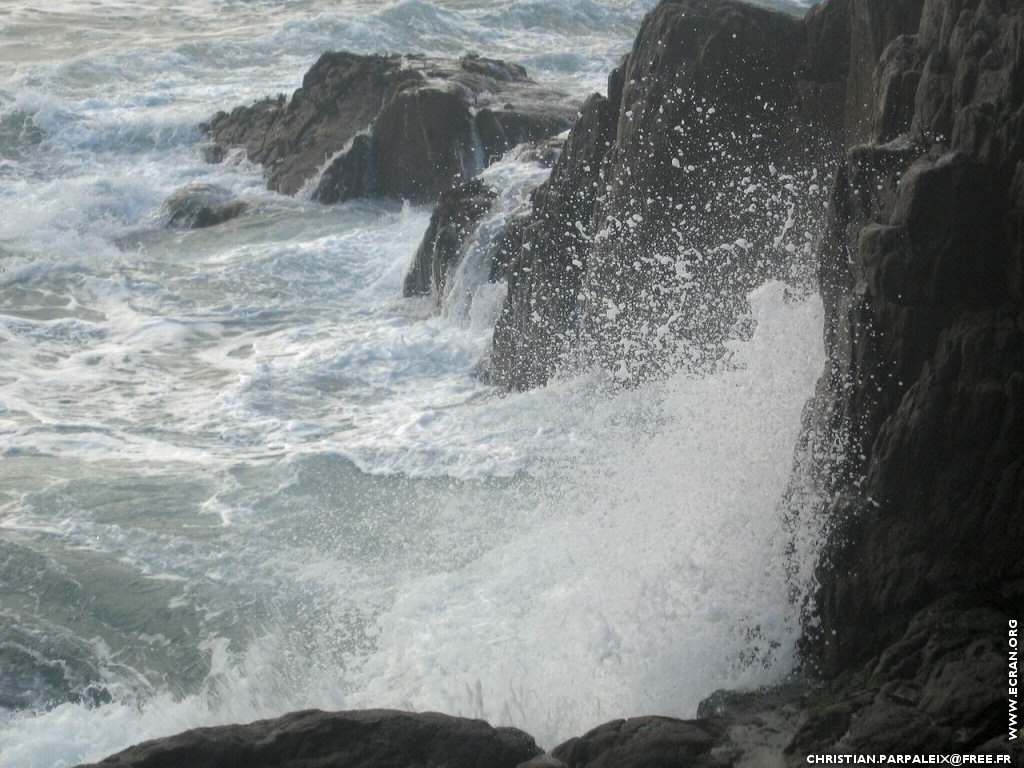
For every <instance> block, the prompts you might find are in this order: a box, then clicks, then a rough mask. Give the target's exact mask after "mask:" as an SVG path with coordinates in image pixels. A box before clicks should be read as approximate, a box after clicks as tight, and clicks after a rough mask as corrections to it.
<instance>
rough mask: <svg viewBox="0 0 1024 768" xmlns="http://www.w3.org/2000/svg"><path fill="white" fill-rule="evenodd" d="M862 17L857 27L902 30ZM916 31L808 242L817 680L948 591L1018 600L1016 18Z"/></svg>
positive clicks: (1021, 486)
mask: <svg viewBox="0 0 1024 768" xmlns="http://www.w3.org/2000/svg"><path fill="white" fill-rule="evenodd" d="M876 5H877V7H874V8H872V7H867V8H866V10H865V16H864V19H865V20H866V23H867V24H868V26H869V27H873V28H879V29H883V28H885V29H891V30H892V33H893V34H895V33H896V32H899V31H902V28H900V27H899V25H897V26H887V22H885V18H886V17H887V14H889V13H890V12H891V11H892V9H893V8H894V7H895V6H889V5H888V4H883V3H877V4H876ZM868 6H870V4H868ZM920 6H921V4H920V3H917V4H916V5H915V4H912V3H911V4H908V8H910V9H911V10H913V9H914V8H920ZM907 12H908V13H909V11H907ZM918 17H919V22H920V23H919V26H918V27H916V28H915V29H914V31H915V32H916V35H914V36H912V37H907V36H895V37H892V38H891V40H890V41H889V42H888V44H887V45H886V47H885V49H884V50H883V52H882V55H881V58H880V62H879V65H878V68H877V70H876V81H875V85H876V95H875V99H874V101H873V103H872V110H873V114H871V115H869V116H868V119H865V120H862V121H861V123H860V124H862V125H863V124H868V123H870V124H871V125H873V126H874V130H875V131H876V133H875V135H874V136H870V137H869V139H871V140H872V141H873V142H874V143H870V144H867V145H862V146H858V147H854V148H852V149H851V150H850V151H849V153H848V155H847V158H846V161H845V163H844V164H843V166H842V167H841V168H840V171H839V174H838V177H837V183H836V187H835V193H834V205H833V206H832V211H833V213H832V216H831V217H830V220H829V226H828V229H827V231H826V233H825V236H824V240H823V243H822V246H823V247H822V264H821V274H822V290H823V294H824V295H825V297H826V310H827V327H826V345H827V349H828V352H829V357H830V369H829V370H828V371H827V372H826V373H827V378H826V381H827V382H828V387H827V393H826V394H825V395H824V398H823V401H822V402H819V405H820V406H821V408H822V411H823V412H824V413H826V414H827V418H828V419H829V420H830V422H831V423H830V427H831V429H833V430H834V431H835V433H836V434H839V435H840V436H842V439H843V440H844V441H845V447H846V450H845V456H844V462H843V464H842V466H841V468H840V469H841V470H842V471H841V472H839V473H838V475H836V476H835V483H834V487H833V488H831V489H830V493H831V494H832V495H833V497H834V498H837V499H838V500H839V501H837V502H836V503H834V504H832V505H831V506H830V508H829V509H828V510H827V511H826V514H828V515H829V518H830V520H831V522H832V525H833V528H832V540H831V542H830V545H831V546H830V550H829V553H828V554H829V556H828V557H827V558H826V560H825V562H824V563H823V566H822V568H821V577H820V580H821V592H820V595H819V600H818V608H819V613H820V617H821V620H822V625H821V630H820V633H818V634H816V635H814V637H813V638H812V640H813V641H814V643H815V645H814V648H815V650H814V655H815V657H816V658H817V659H818V661H819V662H820V663H821V665H822V670H823V671H824V672H825V673H826V674H829V675H834V674H836V673H838V672H841V671H843V670H845V669H848V668H850V667H851V666H852V665H855V664H858V663H860V662H863V661H864V660H865V659H867V658H869V657H870V656H873V655H875V654H877V653H879V652H880V651H881V649H882V648H884V647H885V646H886V644H888V643H891V642H893V641H894V640H895V639H896V638H898V637H899V636H900V634H901V633H903V632H904V631H905V629H906V627H907V625H908V623H909V622H910V621H911V620H912V618H913V616H914V615H915V614H916V613H917V612H918V611H920V610H922V609H924V608H926V607H927V606H929V605H930V604H931V603H933V602H935V601H936V600H938V599H940V598H942V597H943V596H945V595H947V594H949V593H951V592H958V593H961V594H962V595H964V596H965V600H966V602H967V603H968V604H970V605H972V606H975V607H979V608H981V607H985V608H988V609H989V610H992V611H995V612H997V613H998V612H1005V611H1008V610H1009V609H1010V608H1011V607H1012V606H1019V605H1021V604H1024V582H1022V577H1024V566H1022V562H1021V559H1020V557H1019V554H1018V552H1017V550H1018V548H1019V542H1021V541H1024V452H1022V450H1021V441H1020V438H1019V436H1020V435H1021V434H1024V411H1022V403H1024V397H1022V395H1024V389H1022V382H1024V290H1022V289H1024V283H1022V276H1024V228H1022V223H1024V197H1022V190H1024V64H1022V58H1021V51H1022V50H1024V6H1022V5H1021V4H1020V3H1015V2H1010V1H1009V0H1007V1H1006V2H961V1H959V0H928V1H927V2H925V3H924V4H923V9H921V13H920V14H918ZM901 18H902V19H903V21H909V20H910V19H909V17H907V16H904V17H901ZM883 42H884V41H883ZM901 130H902V131H905V133H903V134H902V136H901V137H900V138H898V139H896V140H895V142H889V143H887V144H886V143H882V142H885V141H886V140H888V139H890V138H891V136H892V135H893V134H894V133H895V132H896V131H901ZM982 637H983V635H982V634H981V633H980V632H979V633H978V638H979V640H980V639H981V638H982Z"/></svg>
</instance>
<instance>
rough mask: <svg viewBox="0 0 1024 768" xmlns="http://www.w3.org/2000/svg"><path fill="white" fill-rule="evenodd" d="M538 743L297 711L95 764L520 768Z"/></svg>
mask: <svg viewBox="0 0 1024 768" xmlns="http://www.w3.org/2000/svg"><path fill="white" fill-rule="evenodd" d="M539 752H540V750H539V749H537V747H536V745H535V744H534V742H533V739H532V738H531V737H530V736H528V735H526V734H525V733H523V732H522V731H517V730H515V729H512V728H492V727H491V726H489V725H487V723H484V722H482V721H480V720H465V719H461V718H456V717H448V716H447V715H440V714H435V713H423V714H413V713H409V712H397V711H393V710H361V711H356V712H321V711H319V710H308V711H305V712H293V713H291V714H289V715H285V716H284V717H281V718H278V719H276V720H262V721H259V722H255V723H250V724H248V725H226V726H221V727H219V728H198V729H196V730H192V731H186V732H185V733H182V734H179V735H177V736H171V737H169V738H166V739H157V740H155V741H149V742H146V743H144V744H140V745H138V746H135V747H132V748H130V749H127V750H125V751H124V752H121V753H119V754H117V755H113V756H111V757H108V758H107V759H105V760H103V761H102V762H100V763H96V764H95V765H96V766H100V765H107V766H123V767H124V768H169V766H176V767H178V766H180V767H181V768H184V766H188V768H326V766H331V768H483V767H484V766H486V767H487V768H515V766H517V765H519V764H520V763H522V762H525V761H527V760H529V759H531V758H532V757H534V756H535V755H536V754H538V753H539Z"/></svg>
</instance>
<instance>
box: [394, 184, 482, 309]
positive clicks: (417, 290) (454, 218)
mask: <svg viewBox="0 0 1024 768" xmlns="http://www.w3.org/2000/svg"><path fill="white" fill-rule="evenodd" d="M495 195H496V193H495V191H494V190H493V189H491V188H490V187H488V186H487V185H486V184H484V183H483V182H482V181H480V180H479V179H474V180H473V181H471V182H469V183H467V184H463V185H462V186H460V187H456V188H455V189H452V190H449V191H448V192H446V193H445V194H444V195H442V196H441V201H440V202H439V203H438V205H437V207H436V208H435V209H434V213H433V214H432V215H431V217H430V224H429V225H428V227H427V231H426V234H424V235H423V240H422V242H421V243H420V246H419V248H418V249H417V251H416V257H415V259H414V260H413V264H412V267H411V268H410V270H409V273H408V274H407V275H406V276H405V285H404V289H403V290H404V294H405V295H406V296H420V295H428V294H429V295H432V296H433V297H434V302H435V304H437V305H438V306H440V304H441V299H442V298H443V297H444V289H445V283H446V281H447V278H448V272H449V270H450V269H452V268H454V267H455V266H456V265H457V264H458V262H459V259H460V258H461V256H462V250H463V248H464V246H465V242H466V238H467V237H469V235H470V234H471V233H472V231H473V228H474V227H475V226H476V224H477V223H478V222H479V221H480V219H481V218H483V216H484V215H485V214H486V213H487V212H488V211H489V210H490V209H491V203H492V202H493V201H494V198H495Z"/></svg>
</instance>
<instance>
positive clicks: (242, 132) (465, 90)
mask: <svg viewBox="0 0 1024 768" xmlns="http://www.w3.org/2000/svg"><path fill="white" fill-rule="evenodd" d="M574 117H575V108H574V107H573V106H572V105H571V104H569V103H567V98H566V95H565V94H564V93H561V92H559V91H556V90H553V89H550V88H546V87H544V86H540V85H538V84H536V83H534V82H533V81H532V80H530V79H529V78H528V77H527V75H526V72H525V70H523V68H522V67H519V66H517V65H514V64H506V63H505V62H502V61H497V60H493V59H485V58H481V57H478V56H465V57H463V58H462V59H459V60H457V61H448V60H439V59H428V58H423V57H417V56H360V55H357V54H352V53H345V52H339V53H325V54H324V55H323V56H321V57H320V59H319V60H318V61H317V62H316V64H314V65H313V67H312V68H311V69H310V70H309V72H307V73H306V75H305V77H304V78H303V81H302V87H301V88H299V89H298V90H297V91H295V93H294V94H293V95H292V97H291V99H286V98H285V97H284V96H283V95H282V96H279V97H278V98H276V99H267V100H264V101H260V102H257V103H255V104H253V105H252V106H250V107H238V108H237V109H235V110H234V111H232V112H231V113H230V114H229V113H225V112H221V113H219V114H218V115H216V116H215V117H214V118H213V119H212V120H211V121H210V122H209V123H208V124H207V125H206V126H205V127H206V130H207V132H208V134H209V136H210V139H211V142H212V145H211V146H210V148H209V150H208V155H207V156H208V159H210V160H211V161H219V160H221V159H223V158H224V157H225V156H226V155H227V153H228V152H229V151H230V150H231V149H233V148H241V149H242V150H243V151H244V152H245V154H246V155H247V156H248V157H249V159H250V160H252V161H254V162H257V163H260V164H262V165H263V166H264V167H265V168H266V169H267V179H268V186H269V187H270V188H271V189H274V190H277V191H278V192H282V193H284V194H295V193H296V192H297V191H299V189H301V188H302V187H303V186H305V185H306V184H313V185H315V186H314V189H315V191H314V193H313V196H314V198H315V199H317V200H320V201H322V202H325V203H331V202H336V201H339V200H346V199H350V198H353V197H364V196H373V195H384V196H394V197H402V198H406V199H409V200H413V201H416V202H428V201H434V200H437V199H438V198H439V197H440V196H441V194H442V193H443V192H445V191H446V190H448V189H450V188H451V187H453V186H455V185H458V184H459V183H460V182H462V181H466V180H468V179H470V178H472V177H473V176H475V175H476V174H477V173H479V172H480V171H481V170H482V169H483V168H485V167H486V166H487V165H489V164H490V163H491V162H493V161H494V160H495V159H496V158H498V157H500V156H501V155H502V154H504V153H505V152H506V151H507V150H508V149H510V148H511V147H514V146H515V145H517V144H521V143H524V142H536V141H539V140H541V139H544V138H547V137H549V136H553V135H555V134H558V133H561V132H562V131H564V130H565V129H566V128H568V127H569V126H570V125H571V123H572V120H573V118H574Z"/></svg>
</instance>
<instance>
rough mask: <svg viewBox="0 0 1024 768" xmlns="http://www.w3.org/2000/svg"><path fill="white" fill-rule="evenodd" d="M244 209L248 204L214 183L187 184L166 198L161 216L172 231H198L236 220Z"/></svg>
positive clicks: (246, 208)
mask: <svg viewBox="0 0 1024 768" xmlns="http://www.w3.org/2000/svg"><path fill="white" fill-rule="evenodd" d="M248 209H249V204H248V203H246V202H245V201H244V200H239V199H237V198H235V197H234V196H233V195H232V193H231V191H230V190H227V189H224V188H223V187H218V186H216V185H214V184H190V185H189V186H187V187H185V188H184V189H181V190H179V191H177V192H175V193H174V194H173V195H171V196H170V197H169V198H168V199H167V202H165V203H164V205H163V214H164V216H165V218H166V222H167V226H168V227H171V228H172V229H202V228H203V227H212V226H215V225H217V224H223V223H224V222H225V221H230V220H231V219H234V218H237V217H238V216H241V215H242V214H243V213H245V211H247V210H248Z"/></svg>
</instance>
